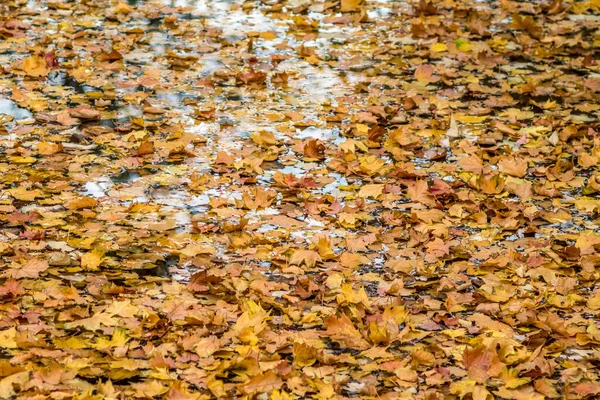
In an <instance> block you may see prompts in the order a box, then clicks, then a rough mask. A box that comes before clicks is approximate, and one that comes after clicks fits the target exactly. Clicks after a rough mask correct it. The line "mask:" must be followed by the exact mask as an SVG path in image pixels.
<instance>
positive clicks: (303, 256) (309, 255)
mask: <svg viewBox="0 0 600 400" xmlns="http://www.w3.org/2000/svg"><path fill="white" fill-rule="evenodd" d="M321 260H322V259H321V255H320V254H319V253H318V252H316V251H313V250H296V251H294V253H293V254H292V256H291V257H290V264H293V265H301V264H304V265H306V266H307V267H308V268H312V267H314V266H315V265H316V264H317V262H320V261H321Z"/></svg>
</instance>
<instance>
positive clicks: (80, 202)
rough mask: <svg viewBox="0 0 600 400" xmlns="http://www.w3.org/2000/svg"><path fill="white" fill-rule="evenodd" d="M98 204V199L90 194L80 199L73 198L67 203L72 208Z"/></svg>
mask: <svg viewBox="0 0 600 400" xmlns="http://www.w3.org/2000/svg"><path fill="white" fill-rule="evenodd" d="M97 204H98V200H96V199H94V198H93V197H89V196H82V197H80V198H78V199H74V200H71V201H70V202H69V203H68V204H67V208H69V209H71V210H81V209H84V208H94V207H96V205H97Z"/></svg>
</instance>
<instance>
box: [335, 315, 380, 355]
mask: <svg viewBox="0 0 600 400" xmlns="http://www.w3.org/2000/svg"><path fill="white" fill-rule="evenodd" d="M325 326H326V327H327V331H326V332H325V334H326V335H327V337H329V338H330V339H331V340H333V341H335V342H338V343H340V344H341V345H342V346H346V347H349V348H352V349H357V350H366V349H367V348H369V347H370V346H369V344H368V343H367V342H366V341H365V340H364V338H363V336H362V335H361V333H360V332H359V331H358V330H357V329H356V327H355V326H354V324H353V323H352V321H351V320H350V318H349V317H348V316H347V315H346V314H342V316H341V317H339V318H338V317H336V316H331V317H328V318H327V319H326V320H325Z"/></svg>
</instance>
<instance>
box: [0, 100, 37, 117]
mask: <svg viewBox="0 0 600 400" xmlns="http://www.w3.org/2000/svg"><path fill="white" fill-rule="evenodd" d="M0 114H4V115H9V116H11V117H13V118H14V119H15V120H17V121H21V120H24V119H28V118H31V117H32V114H31V112H29V111H28V110H26V109H24V108H21V107H19V106H18V105H17V103H15V102H14V101H12V100H8V99H0Z"/></svg>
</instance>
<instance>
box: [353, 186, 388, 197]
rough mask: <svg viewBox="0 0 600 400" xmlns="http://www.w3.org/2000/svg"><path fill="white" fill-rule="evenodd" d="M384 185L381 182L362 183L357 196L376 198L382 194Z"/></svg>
mask: <svg viewBox="0 0 600 400" xmlns="http://www.w3.org/2000/svg"><path fill="white" fill-rule="evenodd" d="M384 187H385V185H383V184H371V185H364V186H363V187H361V188H360V190H359V192H358V196H359V197H365V198H367V197H372V198H374V199H376V198H377V197H379V196H380V195H382V194H383V188H384Z"/></svg>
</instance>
